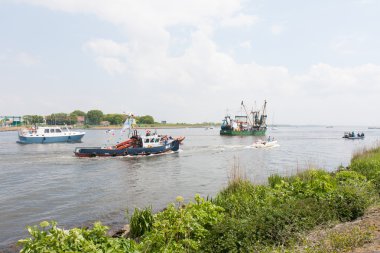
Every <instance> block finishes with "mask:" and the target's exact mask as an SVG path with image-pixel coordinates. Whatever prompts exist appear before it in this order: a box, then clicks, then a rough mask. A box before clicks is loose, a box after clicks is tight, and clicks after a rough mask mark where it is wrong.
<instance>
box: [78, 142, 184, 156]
mask: <svg viewBox="0 0 380 253" xmlns="http://www.w3.org/2000/svg"><path fill="white" fill-rule="evenodd" d="M178 149H179V141H178V140H174V141H172V142H171V143H168V144H166V145H162V146H159V147H153V148H125V149H120V150H118V149H105V148H100V147H95V148H76V149H75V151H74V154H75V155H76V156H78V157H96V156H147V155H155V154H162V153H166V152H169V151H178Z"/></svg>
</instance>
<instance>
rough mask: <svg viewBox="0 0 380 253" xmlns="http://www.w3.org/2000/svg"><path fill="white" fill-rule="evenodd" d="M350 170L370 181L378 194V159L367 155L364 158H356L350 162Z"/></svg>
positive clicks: (379, 174) (379, 178)
mask: <svg viewBox="0 0 380 253" xmlns="http://www.w3.org/2000/svg"><path fill="white" fill-rule="evenodd" d="M350 169H352V170H353V171H356V172H359V173H361V174H363V175H364V176H366V177H367V179H368V180H371V181H372V182H373V184H374V185H375V187H376V189H377V191H378V193H380V157H379V155H371V154H367V155H366V157H357V158H356V159H354V160H353V161H352V162H351V165H350Z"/></svg>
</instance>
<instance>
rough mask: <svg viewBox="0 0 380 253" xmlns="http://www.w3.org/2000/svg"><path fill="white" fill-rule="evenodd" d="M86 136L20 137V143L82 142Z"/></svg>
mask: <svg viewBox="0 0 380 253" xmlns="http://www.w3.org/2000/svg"><path fill="white" fill-rule="evenodd" d="M83 136H84V134H80V135H70V136H52V137H43V136H36V137H33V136H31V137H28V136H27V137H25V136H19V139H20V141H19V143H24V144H32V143H59V142H80V141H81V140H82V138H83Z"/></svg>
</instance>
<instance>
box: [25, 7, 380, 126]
mask: <svg viewBox="0 0 380 253" xmlns="http://www.w3.org/2000/svg"><path fill="white" fill-rule="evenodd" d="M24 2H25V3H28V4H30V3H33V4H37V5H42V6H45V7H48V8H51V9H54V10H61V11H66V12H70V13H80V14H81V13H86V14H88V13H90V14H93V15H96V16H97V17H98V18H99V19H101V20H104V21H106V22H109V23H111V24H114V25H116V26H118V27H119V28H120V31H121V32H123V33H125V36H124V37H126V38H128V39H126V40H125V41H116V40H114V39H112V38H111V39H110V38H95V39H89V40H88V41H87V42H85V43H84V45H83V49H84V51H86V52H88V53H89V55H90V56H92V57H94V61H95V62H96V64H98V66H100V67H101V68H103V69H104V71H106V72H107V73H108V74H110V75H112V76H114V77H115V76H117V77H119V78H120V79H121V80H122V81H123V83H130V84H133V88H134V92H136V94H144V97H141V96H130V97H128V104H130V105H138V109H139V110H141V111H144V110H145V111H146V113H150V114H153V115H159V117H161V118H163V119H166V120H169V121H170V120H173V121H193V122H197V121H198V122H200V121H210V120H218V119H219V118H221V117H222V116H223V115H222V114H223V113H224V112H225V109H226V107H228V106H229V105H231V104H236V103H237V104H238V105H239V103H240V101H241V100H242V99H244V100H253V99H256V100H258V101H262V100H264V99H265V98H267V99H268V100H269V104H268V106H273V107H277V108H278V111H279V112H278V113H277V112H276V115H280V116H278V118H279V119H278V122H285V116H283V118H281V115H289V111H294V113H292V114H291V115H290V116H289V118H286V120H288V121H287V122H293V123H302V121H306V122H307V120H311V121H312V120H313V119H314V117H315V115H311V114H310V115H309V113H307V112H308V110H310V111H313V112H314V111H315V112H316V113H317V110H316V107H317V106H316V105H315V102H316V101H317V102H319V101H320V100H321V99H324V98H326V97H327V98H331V100H332V101H334V99H333V98H336V99H337V101H339V102H340V105H341V106H343V105H347V106H351V104H352V101H349V100H348V99H347V98H348V97H350V98H352V97H355V99H356V103H358V104H361V105H362V104H365V103H366V101H367V98H366V96H367V95H368V96H370V95H373V94H376V93H378V92H379V91H380V90H379V87H380V85H378V84H379V83H380V66H378V65H373V64H363V65H359V66H354V67H351V68H339V67H336V66H332V65H330V64H327V63H318V64H314V65H312V66H311V67H310V68H309V69H308V70H307V71H306V72H305V73H302V74H292V73H291V72H290V71H289V70H288V68H287V67H286V66H273V65H261V64H258V63H256V62H255V61H254V60H252V61H251V62H249V63H245V64H241V63H239V62H237V61H236V59H234V58H233V57H232V56H231V55H229V54H228V52H224V51H223V50H222V49H221V47H219V45H218V43H217V42H216V41H215V38H214V35H215V31H217V30H219V29H225V28H226V30H228V28H234V29H235V28H237V27H247V26H252V25H254V24H255V23H256V22H257V21H258V20H259V17H257V16H255V15H247V14H245V13H244V5H243V3H244V2H242V1H239V0H209V1H204V0H193V1H174V0H162V1H148V0H141V1H131V0H115V1H105V0H92V1H85V0H28V1H26V0H25V1H24ZM284 30H285V27H284V26H283V25H280V24H274V25H272V27H271V32H272V33H273V34H274V35H279V34H281V33H283V32H284ZM252 41H254V38H253V39H252ZM352 41H354V42H355V43H354V44H352ZM362 41H363V40H362V39H360V38H359V37H358V39H356V40H355V39H353V37H350V36H340V37H337V38H336V39H335V40H333V41H332V43H331V48H332V49H333V50H335V51H337V52H340V53H343V54H352V53H354V52H356V48H357V46H356V45H358V44H360V43H361V42H362ZM353 45H354V46H353ZM240 47H242V48H246V49H249V48H250V47H251V41H249V40H246V41H243V42H242V43H240ZM173 48H174V49H173ZM25 59H27V57H24V60H25ZM25 62H28V61H27V60H25ZM30 62H33V61H30ZM129 89H130V87H129V86H128V87H127V86H125V87H124V86H123V87H119V89H115V90H117V92H115V94H113V96H114V97H115V98H114V99H115V100H117V101H124V100H125V97H118V96H125V95H123V94H126V92H128V91H130V90H129ZM110 90H114V89H110ZM110 92H111V91H110ZM101 95H103V94H101ZM94 96H96V94H94ZM99 96H100V95H99ZM142 99H144V100H145V101H148V103H142V102H141V100H142ZM345 99H346V100H347V101H345ZM95 100H96V99H94V101H95ZM99 101H100V100H99ZM152 101H155V102H157V104H160V106H157V107H156V106H152ZM276 101H278V102H276ZM104 103H105V104H104V105H99V106H106V104H110V103H108V102H107V101H105V100H104ZM377 105H379V104H377ZM115 106H121V105H115ZM379 106H380V105H379ZM163 108H164V109H163ZM132 109H133V108H131V110H132ZM128 110H130V109H128ZM215 112H220V114H217V115H215ZM293 114H294V115H293ZM174 115H175V116H174ZM210 115H214V116H212V118H211V116H210ZM299 115H301V116H300V117H299ZM332 116H335V115H332Z"/></svg>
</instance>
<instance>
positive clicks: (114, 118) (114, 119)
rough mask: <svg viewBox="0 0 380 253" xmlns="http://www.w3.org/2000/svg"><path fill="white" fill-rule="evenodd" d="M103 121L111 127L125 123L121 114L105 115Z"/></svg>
mask: <svg viewBox="0 0 380 253" xmlns="http://www.w3.org/2000/svg"><path fill="white" fill-rule="evenodd" d="M103 120H106V121H108V122H109V123H110V124H111V125H120V124H122V123H123V122H124V121H125V115H123V114H106V115H104V117H103Z"/></svg>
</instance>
